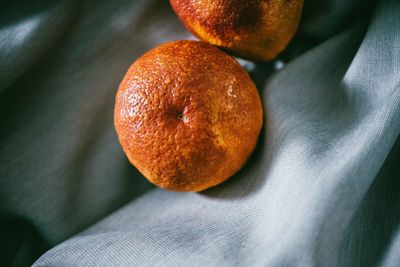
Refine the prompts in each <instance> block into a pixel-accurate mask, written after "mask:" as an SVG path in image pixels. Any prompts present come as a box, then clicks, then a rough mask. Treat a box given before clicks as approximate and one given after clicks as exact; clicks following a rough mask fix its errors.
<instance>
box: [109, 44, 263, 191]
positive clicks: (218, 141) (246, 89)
mask: <svg viewBox="0 0 400 267" xmlns="http://www.w3.org/2000/svg"><path fill="white" fill-rule="evenodd" d="M262 120H263V111H262V105H261V101H260V98H259V95H258V92H257V89H256V87H255V85H254V83H253V82H252V81H251V79H250V77H249V76H248V74H247V73H246V72H245V71H244V70H243V69H242V67H241V66H240V65H239V64H238V63H237V61H236V60H235V59H233V58H232V57H230V56H228V55H226V54H225V53H224V52H222V51H220V50H218V49H217V48H215V47H213V46H211V45H209V44H206V43H202V42H195V41H175V42H170V43H166V44H163V45H160V46H158V47H156V48H154V49H153V50H151V51H149V52H147V53H146V54H144V55H143V56H142V57H141V58H139V59H138V60H137V61H136V62H134V63H133V65H132V66H131V67H130V68H129V70H128V72H127V74H126V75H125V77H124V79H123V81H122V83H121V85H120V87H119V90H118V93H117V96H116V103H115V113H114V122H115V128H116V130H117V133H118V137H119V141H120V143H121V145H122V148H123V150H124V151H125V153H126V155H127V156H128V159H129V161H130V162H131V163H132V164H133V165H134V166H136V168H137V169H138V170H139V171H140V172H141V173H142V174H143V175H144V176H145V177H146V178H147V179H148V180H149V181H150V182H152V183H154V184H155V185H157V186H159V187H161V188H164V189H169V190H174V191H201V190H204V189H207V188H209V187H211V186H215V185H217V184H219V183H221V182H223V181H225V180H226V179H228V178H229V177H231V176H232V175H233V174H234V173H235V172H237V171H238V170H239V169H240V168H241V167H242V166H243V165H244V164H245V162H246V160H247V159H248V158H249V156H250V154H251V152H252V151H253V149H254V147H255V146H256V143H257V139H258V135H259V133H260V130H261V126H262Z"/></svg>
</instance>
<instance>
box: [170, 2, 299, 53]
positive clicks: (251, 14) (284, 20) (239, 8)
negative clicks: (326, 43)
mask: <svg viewBox="0 0 400 267" xmlns="http://www.w3.org/2000/svg"><path fill="white" fill-rule="evenodd" d="M170 3H171V6H172V8H173V9H174V11H175V13H176V14H177V15H178V17H179V18H180V20H181V21H182V22H183V24H184V25H185V26H186V28H188V29H189V30H190V31H191V32H192V33H193V34H195V35H196V36H197V37H199V38H200V39H201V40H203V41H205V42H208V43H210V44H212V45H216V46H219V47H221V48H223V49H225V50H228V51H231V52H232V53H234V54H235V55H238V56H240V57H243V58H247V59H252V60H258V61H265V60H271V59H273V58H275V57H276V56H277V55H278V54H279V53H280V52H281V51H283V50H284V49H285V48H286V46H287V45H288V43H289V41H290V40H291V39H292V37H293V35H294V34H295V32H296V30H297V27H298V24H299V21H300V17H301V12H302V8H303V0H170Z"/></svg>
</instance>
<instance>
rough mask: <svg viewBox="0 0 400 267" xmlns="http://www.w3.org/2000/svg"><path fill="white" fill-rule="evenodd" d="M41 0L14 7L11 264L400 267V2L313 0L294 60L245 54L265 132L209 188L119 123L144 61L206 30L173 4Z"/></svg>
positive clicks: (7, 135)
mask: <svg viewBox="0 0 400 267" xmlns="http://www.w3.org/2000/svg"><path fill="white" fill-rule="evenodd" d="M24 2H25V3H23V2H22V1H9V3H7V4H4V5H3V6H4V7H2V8H1V9H0V14H1V16H0V64H1V65H0V125H1V126H0V218H1V221H0V231H1V232H0V236H1V240H0V245H1V247H0V251H1V252H0V253H1V254H2V257H1V262H2V264H1V265H3V266H29V265H31V264H32V263H33V262H35V263H34V264H33V266H35V267H39V266H400V228H399V226H400V193H399V192H400V139H399V138H398V137H399V133H400V1H398V0H382V1H375V2H374V1H361V0H355V1H347V0H318V1H317V0H306V1H305V7H304V13H303V18H302V22H301V26H300V29H299V31H298V34H297V35H296V37H295V38H294V39H293V41H292V43H291V44H290V46H289V47H288V49H287V50H286V51H285V52H284V53H283V54H282V55H280V56H279V57H278V59H277V60H275V61H273V62H269V63H256V64H255V63H252V62H248V61H241V63H242V64H243V66H244V67H245V68H246V69H247V70H248V71H249V72H250V74H251V76H252V78H253V79H254V81H255V82H256V84H257V86H258V89H259V92H260V95H261V96H262V100H263V105H264V109H265V124H264V129H263V131H262V133H261V136H260V140H259V143H258V146H257V148H256V150H255V152H254V153H253V155H252V157H251V158H250V160H249V161H248V163H247V164H246V166H245V167H244V168H243V169H242V170H241V171H239V172H238V173H237V174H236V175H235V176H234V177H232V178H231V179H230V180H228V181H227V182H225V183H223V184H221V185H219V186H217V187H214V188H211V189H209V190H206V191H204V192H201V193H174V192H168V191H162V190H161V189H157V188H154V187H153V186H151V185H150V184H149V183H148V182H147V181H146V180H145V179H144V178H143V177H142V176H141V175H140V174H139V172H138V171H137V170H135V168H134V167H132V166H131V165H130V164H129V163H128V161H127V159H126V157H125V156H124V154H123V152H122V149H121V148H120V146H119V144H118V140H117V136H116V133H115V130H114V126H113V105H114V97H115V93H116V90H117V88H118V85H119V82H120V81H121V79H122V77H123V76H124V74H125V72H126V70H127V68H128V67H129V65H130V64H131V63H132V62H133V61H134V60H135V59H136V58H138V57H139V56H140V55H142V54H143V53H144V52H145V51H147V50H149V49H151V48H152V47H154V46H156V45H157V44H159V43H162V42H165V41H169V40H176V39H194V37H193V36H192V35H191V34H190V33H188V32H187V31H186V30H185V29H184V28H183V26H182V25H181V23H180V22H179V21H178V19H177V17H176V16H175V15H174V14H173V12H172V10H171V8H170V7H169V5H168V1H157V0H136V1H133V0H129V1H128V0H119V1H105V0H100V1H90V0H87V1H75V0H73V1H69V0H65V1H24ZM46 251H47V252H46Z"/></svg>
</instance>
